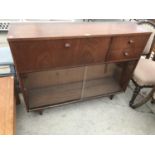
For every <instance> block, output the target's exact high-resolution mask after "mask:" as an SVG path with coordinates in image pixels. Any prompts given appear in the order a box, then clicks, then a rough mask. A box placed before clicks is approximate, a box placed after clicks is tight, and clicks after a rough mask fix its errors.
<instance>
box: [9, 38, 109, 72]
mask: <svg viewBox="0 0 155 155" xmlns="http://www.w3.org/2000/svg"><path fill="white" fill-rule="evenodd" d="M109 42H110V37H96V38H74V39H55V40H53V39H44V40H43V39H41V40H29V41H18V42H12V43H11V49H12V52H13V55H14V58H15V63H16V64H17V66H16V67H17V69H18V71H19V72H26V71H37V70H43V69H50V68H57V67H66V66H70V67H71V66H79V65H85V64H93V63H99V62H104V61H105V56H106V54H107V51H108V47H109Z"/></svg>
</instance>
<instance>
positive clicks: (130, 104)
mask: <svg viewBox="0 0 155 155" xmlns="http://www.w3.org/2000/svg"><path fill="white" fill-rule="evenodd" d="M140 90H141V88H140V87H139V86H136V88H135V90H134V92H133V96H132V98H131V100H130V102H129V106H130V107H131V108H135V106H133V104H134V101H135V99H136V97H137V95H138V94H139V92H140Z"/></svg>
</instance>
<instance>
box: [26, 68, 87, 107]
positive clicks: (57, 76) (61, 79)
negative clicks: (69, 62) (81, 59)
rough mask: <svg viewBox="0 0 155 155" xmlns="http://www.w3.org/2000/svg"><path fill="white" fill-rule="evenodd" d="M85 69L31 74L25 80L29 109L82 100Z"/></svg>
mask: <svg viewBox="0 0 155 155" xmlns="http://www.w3.org/2000/svg"><path fill="white" fill-rule="evenodd" d="M83 76H84V67H77V68H70V69H61V70H48V71H41V72H35V73H29V74H27V75H26V78H24V87H25V88H26V91H27V93H26V94H28V102H29V108H30V109H31V108H37V107H42V106H47V105H54V104H58V103H63V102H67V101H73V100H78V99H80V98H81V91H82V85H83Z"/></svg>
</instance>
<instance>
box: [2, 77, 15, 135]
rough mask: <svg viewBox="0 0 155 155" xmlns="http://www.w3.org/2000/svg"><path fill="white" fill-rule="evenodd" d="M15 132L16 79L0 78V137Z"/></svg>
mask: <svg viewBox="0 0 155 155" xmlns="http://www.w3.org/2000/svg"><path fill="white" fill-rule="evenodd" d="M14 132H15V102H14V78H13V77H12V76H9V77H2V78H0V135H8V134H9V135H10V134H14Z"/></svg>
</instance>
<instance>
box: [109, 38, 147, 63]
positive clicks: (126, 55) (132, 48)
mask: <svg viewBox="0 0 155 155" xmlns="http://www.w3.org/2000/svg"><path fill="white" fill-rule="evenodd" d="M148 38H149V35H138V36H116V37H113V39H112V44H111V48H110V52H109V55H108V59H107V60H108V61H117V60H118V61H119V60H128V59H134V58H139V56H140V54H141V53H142V51H143V50H144V47H145V45H146V43H147V40H148Z"/></svg>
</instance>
